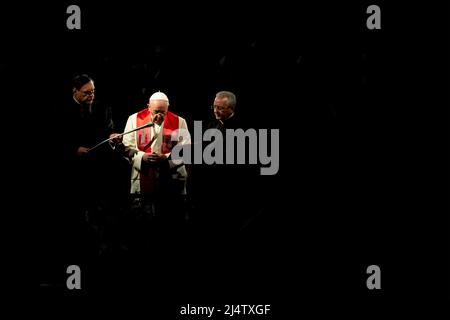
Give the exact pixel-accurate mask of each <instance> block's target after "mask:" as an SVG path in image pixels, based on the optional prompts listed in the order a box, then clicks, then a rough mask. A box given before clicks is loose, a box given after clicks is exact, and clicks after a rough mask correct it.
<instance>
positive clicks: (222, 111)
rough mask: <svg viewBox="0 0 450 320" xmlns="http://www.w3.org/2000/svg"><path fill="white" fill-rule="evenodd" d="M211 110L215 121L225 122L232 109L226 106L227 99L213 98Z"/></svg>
mask: <svg viewBox="0 0 450 320" xmlns="http://www.w3.org/2000/svg"><path fill="white" fill-rule="evenodd" d="M213 108H214V116H215V117H216V119H217V120H226V119H228V118H229V117H230V116H231V114H232V113H233V109H231V108H230V107H229V106H228V99H227V98H215V99H214V105H213Z"/></svg>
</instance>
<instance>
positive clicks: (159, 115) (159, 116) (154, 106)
mask: <svg viewBox="0 0 450 320" xmlns="http://www.w3.org/2000/svg"><path fill="white" fill-rule="evenodd" d="M148 108H149V109H150V112H151V113H152V115H153V119H152V121H153V122H155V123H157V124H158V125H161V123H162V122H163V121H164V117H165V116H166V114H167V110H168V109H169V104H168V103H167V101H164V100H151V101H150V102H149V104H148Z"/></svg>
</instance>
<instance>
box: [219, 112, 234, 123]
mask: <svg viewBox="0 0 450 320" xmlns="http://www.w3.org/2000/svg"><path fill="white" fill-rule="evenodd" d="M232 116H234V112H233V113H232V114H230V116H229V117H228V118H226V119H225V120H223V121H227V120H228V119H230V118H231V117H232ZM223 121H222V120H220V119H219V122H220V123H221V124H223Z"/></svg>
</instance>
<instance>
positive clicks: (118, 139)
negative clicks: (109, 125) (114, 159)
mask: <svg viewBox="0 0 450 320" xmlns="http://www.w3.org/2000/svg"><path fill="white" fill-rule="evenodd" d="M109 138H110V139H112V140H111V142H113V143H115V144H118V143H121V142H122V138H123V136H122V135H121V134H119V133H111V134H110V135H109Z"/></svg>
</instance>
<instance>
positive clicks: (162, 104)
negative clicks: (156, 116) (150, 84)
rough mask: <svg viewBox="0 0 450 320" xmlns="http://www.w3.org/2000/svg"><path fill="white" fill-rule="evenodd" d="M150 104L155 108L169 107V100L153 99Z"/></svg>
mask: <svg viewBox="0 0 450 320" xmlns="http://www.w3.org/2000/svg"><path fill="white" fill-rule="evenodd" d="M150 106H151V107H152V108H155V109H165V108H167V107H168V105H167V101H164V100H152V101H150Z"/></svg>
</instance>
